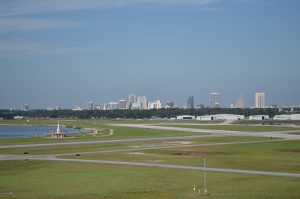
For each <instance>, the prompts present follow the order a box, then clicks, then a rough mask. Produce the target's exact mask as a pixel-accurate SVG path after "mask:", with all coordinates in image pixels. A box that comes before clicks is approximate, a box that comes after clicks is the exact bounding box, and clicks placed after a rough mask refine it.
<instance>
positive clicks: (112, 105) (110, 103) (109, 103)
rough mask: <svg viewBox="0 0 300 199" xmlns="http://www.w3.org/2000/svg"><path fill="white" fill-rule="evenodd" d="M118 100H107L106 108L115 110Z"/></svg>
mask: <svg viewBox="0 0 300 199" xmlns="http://www.w3.org/2000/svg"><path fill="white" fill-rule="evenodd" d="M118 104H119V103H118V102H108V105H107V109H108V110H116V109H118V108H119V107H118Z"/></svg>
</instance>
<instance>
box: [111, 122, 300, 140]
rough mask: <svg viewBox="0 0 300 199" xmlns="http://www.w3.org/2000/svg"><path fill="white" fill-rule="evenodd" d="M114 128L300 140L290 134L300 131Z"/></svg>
mask: <svg viewBox="0 0 300 199" xmlns="http://www.w3.org/2000/svg"><path fill="white" fill-rule="evenodd" d="M111 125H112V126H121V127H131V128H143V129H158V130H172V131H183V132H195V133H197V132H198V133H208V134H210V135H219V136H252V137H274V138H282V139H287V140H300V135H292V134H290V133H295V132H300V130H290V131H270V132H251V131H226V130H211V129H194V128H182V127H174V126H153V125H148V124H111Z"/></svg>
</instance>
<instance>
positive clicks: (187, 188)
mask: <svg viewBox="0 0 300 199" xmlns="http://www.w3.org/2000/svg"><path fill="white" fill-rule="evenodd" d="M0 171H1V175H0V182H1V185H0V198H18V199H19V198H22V199H37V198H44V199H50V198H51V199H61V198H72V199H77V198H78V199H82V198H84V199H96V198H101V199H112V198H122V199H131V198H147V199H165V198H174V199H194V198H203V196H202V197H199V196H198V195H197V194H196V193H195V192H193V186H194V185H197V186H198V187H201V190H202V191H203V187H202V186H203V182H202V177H203V174H202V172H196V171H183V170H176V169H158V168H142V167H127V166H110V165H99V164H81V163H76V164H75V163H62V162H47V161H45V162H42V161H6V162H0ZM299 183H300V179H298V178H285V177H280V178H278V177H268V176H267V177H266V176H257V175H239V174H224V173H212V172H208V173H207V187H208V192H209V194H210V195H209V196H207V197H205V198H211V199H219V198H220V199H221V198H222V199H240V198H243V199H250V198H251V199H252V198H262V199H269V198H270V199H282V198H290V199H298V198H299V194H300V190H299Z"/></svg>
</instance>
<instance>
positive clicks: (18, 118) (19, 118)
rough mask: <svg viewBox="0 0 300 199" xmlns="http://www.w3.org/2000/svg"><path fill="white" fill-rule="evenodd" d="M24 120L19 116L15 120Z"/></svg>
mask: <svg viewBox="0 0 300 199" xmlns="http://www.w3.org/2000/svg"><path fill="white" fill-rule="evenodd" d="M23 119H24V117H23V116H19V115H17V116H14V120H23Z"/></svg>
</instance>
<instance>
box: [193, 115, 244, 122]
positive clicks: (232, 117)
mask: <svg viewBox="0 0 300 199" xmlns="http://www.w3.org/2000/svg"><path fill="white" fill-rule="evenodd" d="M243 119H245V116H243V115H233V114H218V115H203V116H198V117H197V120H202V121H211V120H243Z"/></svg>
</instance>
